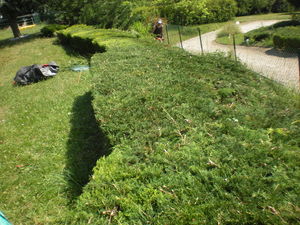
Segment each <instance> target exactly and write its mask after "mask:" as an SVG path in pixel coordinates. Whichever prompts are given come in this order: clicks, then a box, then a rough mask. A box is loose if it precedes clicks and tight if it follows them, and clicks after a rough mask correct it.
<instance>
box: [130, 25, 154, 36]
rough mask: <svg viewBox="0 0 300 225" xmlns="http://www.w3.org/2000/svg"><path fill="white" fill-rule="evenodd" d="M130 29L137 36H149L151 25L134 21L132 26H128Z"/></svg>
mask: <svg viewBox="0 0 300 225" xmlns="http://www.w3.org/2000/svg"><path fill="white" fill-rule="evenodd" d="M130 31H132V32H135V33H136V35H137V37H141V36H149V34H150V31H151V26H150V24H148V25H145V24H144V23H142V22H135V23H134V24H133V25H132V26H130Z"/></svg>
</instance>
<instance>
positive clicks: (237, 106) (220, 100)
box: [61, 26, 300, 224]
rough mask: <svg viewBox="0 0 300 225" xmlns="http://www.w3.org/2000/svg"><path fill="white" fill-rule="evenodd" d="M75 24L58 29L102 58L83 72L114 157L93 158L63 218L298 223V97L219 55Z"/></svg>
mask: <svg viewBox="0 0 300 225" xmlns="http://www.w3.org/2000/svg"><path fill="white" fill-rule="evenodd" d="M81 28H82V29H79V27H78V26H77V27H75V28H74V27H73V28H69V29H67V30H66V31H62V32H61V33H63V34H64V35H63V36H64V37H67V41H68V42H72V40H70V39H72V38H73V37H75V39H76V41H77V37H80V38H82V39H86V38H89V40H92V41H93V42H94V43H97V44H99V45H100V46H105V49H106V50H107V51H106V52H105V53H101V54H96V55H94V56H93V57H92V60H91V65H92V67H91V73H92V75H93V77H94V78H93V82H94V83H93V85H92V86H93V90H92V93H93V96H94V100H93V107H94V110H95V113H96V115H95V116H96V119H97V121H99V126H100V129H101V130H102V131H103V133H104V134H105V135H106V137H107V138H108V140H109V142H110V146H112V147H111V148H112V149H111V150H112V153H111V154H110V155H109V156H107V157H104V158H101V159H99V160H98V163H97V166H96V167H95V168H94V174H93V176H92V178H91V181H90V183H89V184H88V185H87V186H86V187H85V188H84V192H83V194H82V195H81V196H80V197H79V199H78V201H77V203H76V209H75V210H74V211H73V213H71V214H70V215H69V218H67V222H69V223H70V224H88V223H90V224H217V223H222V224H280V223H281V222H282V221H283V220H284V221H286V222H287V223H290V224H293V223H297V222H299V221H298V215H299V214H298V213H299V212H298V211H297V210H298V209H297V208H296V207H293V206H296V205H297V204H298V202H299V200H300V199H299V195H298V193H299V190H300V185H299V178H300V174H299V167H300V165H299V162H300V155H299V146H298V143H299V141H300V136H299V134H300V132H299V130H300V127H299V123H298V122H297V121H298V115H299V114H300V111H299V109H298V107H297V104H298V100H297V98H296V97H295V96H293V95H292V94H291V93H289V92H288V91H286V90H285V89H284V88H281V87H279V86H278V85H276V84H274V83H273V82H271V81H268V80H267V79H264V78H262V77H260V76H257V75H256V74H254V73H252V72H251V71H249V70H247V69H245V67H244V66H242V65H241V64H236V62H234V61H232V60H230V59H228V58H225V57H223V56H222V55H207V56H194V55H190V54H189V53H187V52H184V51H182V50H181V49H177V48H176V49H175V48H174V49H173V48H171V49H170V48H165V47H164V46H163V45H161V44H153V43H148V42H141V41H137V39H135V38H132V37H131V36H130V33H123V32H119V31H115V30H108V31H106V30H94V29H93V28H92V27H88V26H82V27H81ZM118 35H121V36H122V37H120V38H119V37H118ZM124 36H125V38H124ZM278 215H280V216H278ZM64 222H66V221H64Z"/></svg>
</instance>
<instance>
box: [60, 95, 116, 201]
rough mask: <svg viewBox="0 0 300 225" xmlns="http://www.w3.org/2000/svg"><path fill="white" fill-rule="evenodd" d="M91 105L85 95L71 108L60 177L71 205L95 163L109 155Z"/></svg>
mask: <svg viewBox="0 0 300 225" xmlns="http://www.w3.org/2000/svg"><path fill="white" fill-rule="evenodd" d="M91 103H92V95H91V92H87V93H85V94H84V95H82V96H79V97H77V98H76V99H75V102H74V104H73V109H72V116H71V120H70V122H71V130H70V135H69V140H68V144H67V149H68V150H67V157H66V158H67V163H66V168H65V174H64V175H65V179H66V180H67V182H68V190H67V192H68V197H69V199H70V201H71V202H72V201H73V200H75V199H76V198H77V197H78V196H79V195H80V194H81V193H82V189H83V187H84V186H85V185H86V184H87V183H88V182H89V179H90V177H91V175H92V173H93V168H94V167H95V165H96V163H97V161H98V159H99V158H101V157H103V156H107V155H109V154H110V152H111V146H110V142H109V140H108V138H107V137H106V136H105V135H104V134H103V132H102V130H101V129H100V126H99V124H98V122H97V120H96V118H95V114H94V110H93V107H92V104H91Z"/></svg>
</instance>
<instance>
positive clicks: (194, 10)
mask: <svg viewBox="0 0 300 225" xmlns="http://www.w3.org/2000/svg"><path fill="white" fill-rule="evenodd" d="M51 1H52V2H54V3H55V4H53V6H51V7H53V8H54V10H55V12H56V14H57V20H58V21H60V22H65V23H68V24H74V23H84V24H88V25H98V26H99V27H100V28H120V29H128V28H130V26H131V25H132V24H134V23H135V22H142V23H143V24H146V25H148V24H151V23H152V22H153V21H154V20H155V19H157V18H158V17H163V18H165V20H167V21H168V22H169V23H172V24H180V25H192V24H204V23H212V22H222V21H228V20H230V19H231V18H233V17H234V16H236V15H250V14H256V13H263V12H286V11H288V10H289V9H290V6H289V4H288V2H287V0H249V1H246V0H110V1H107V0H86V1H81V0H75V1H74V0H73V1H70V0H61V1H58V0H51Z"/></svg>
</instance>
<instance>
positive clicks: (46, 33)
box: [41, 24, 67, 37]
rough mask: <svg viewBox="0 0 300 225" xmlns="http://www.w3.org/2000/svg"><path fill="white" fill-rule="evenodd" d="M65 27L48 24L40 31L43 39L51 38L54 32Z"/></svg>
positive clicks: (65, 26)
mask: <svg viewBox="0 0 300 225" xmlns="http://www.w3.org/2000/svg"><path fill="white" fill-rule="evenodd" d="M66 28H67V25H61V24H48V25H46V26H44V27H43V28H42V29H41V35H42V36H43V37H53V36H54V34H55V32H56V31H59V30H63V29H66Z"/></svg>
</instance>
